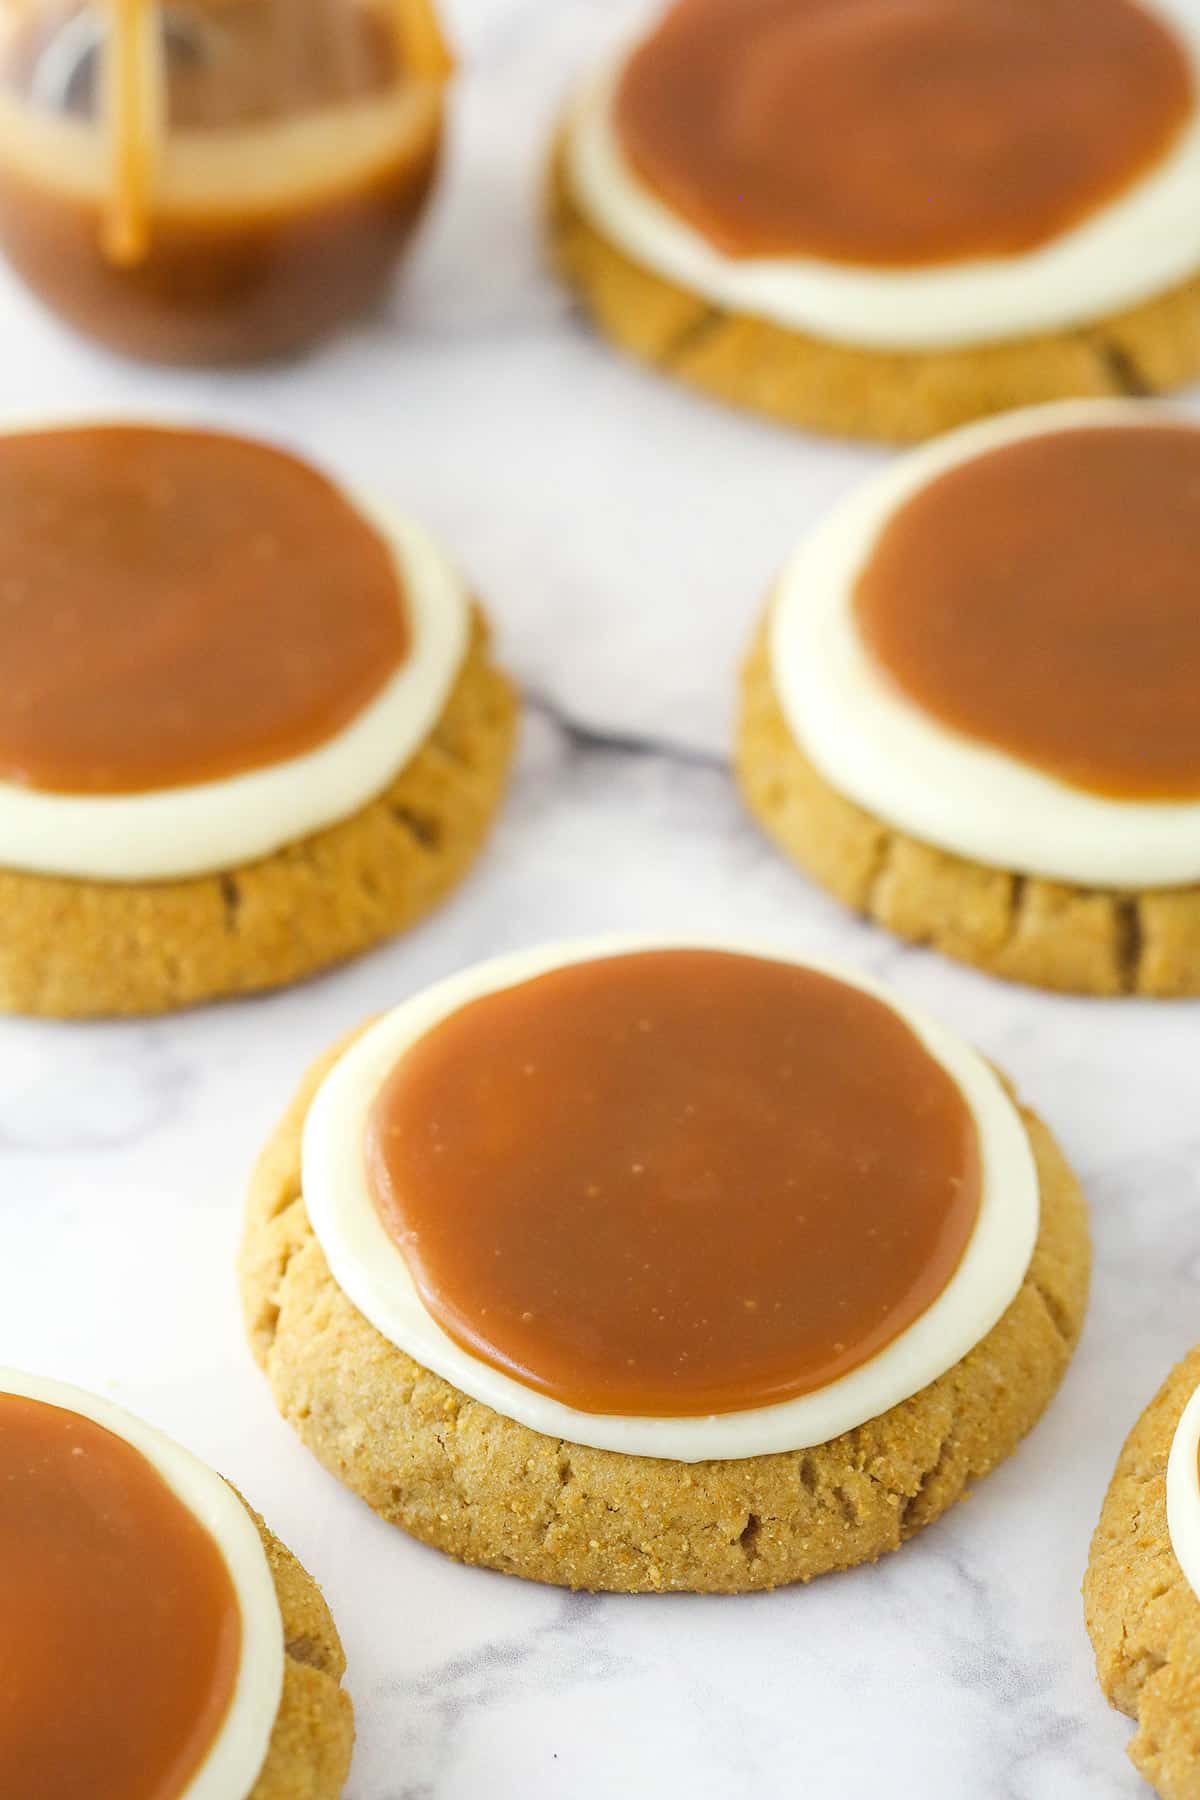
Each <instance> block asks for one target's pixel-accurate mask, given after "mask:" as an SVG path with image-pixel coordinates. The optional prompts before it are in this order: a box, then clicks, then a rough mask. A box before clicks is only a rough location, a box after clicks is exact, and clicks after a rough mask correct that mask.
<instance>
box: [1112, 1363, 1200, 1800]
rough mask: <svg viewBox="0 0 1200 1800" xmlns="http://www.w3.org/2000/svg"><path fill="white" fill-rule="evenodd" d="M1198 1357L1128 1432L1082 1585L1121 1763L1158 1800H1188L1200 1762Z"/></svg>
mask: <svg viewBox="0 0 1200 1800" xmlns="http://www.w3.org/2000/svg"><path fill="white" fill-rule="evenodd" d="M1198 1387H1200V1349H1198V1350H1193V1351H1191V1352H1190V1354H1189V1355H1187V1356H1185V1357H1184V1359H1183V1361H1182V1362H1181V1363H1179V1364H1178V1366H1177V1367H1176V1368H1175V1369H1173V1370H1172V1372H1171V1374H1170V1375H1169V1376H1168V1377H1167V1379H1166V1381H1165V1382H1164V1383H1163V1386H1162V1387H1161V1388H1160V1390H1159V1392H1158V1393H1157V1394H1156V1395H1155V1397H1154V1399H1153V1400H1152V1401H1151V1403H1150V1405H1149V1406H1148V1407H1147V1408H1146V1411H1145V1412H1144V1413H1143V1414H1142V1416H1141V1418H1140V1419H1139V1420H1138V1422H1137V1424H1136V1425H1135V1426H1134V1428H1133V1430H1132V1431H1131V1432H1130V1434H1129V1437H1128V1439H1127V1440H1126V1442H1125V1445H1124V1448H1123V1449H1122V1451H1121V1454H1120V1457H1119V1458H1118V1460H1117V1467H1116V1470H1115V1473H1114V1475H1113V1479H1112V1483H1111V1485H1110V1487H1109V1490H1108V1493H1107V1495H1106V1497H1105V1501H1104V1506H1103V1508H1102V1510H1101V1513H1100V1521H1099V1523H1098V1525H1097V1527H1096V1532H1095V1535H1094V1537H1093V1539H1092V1546H1091V1553H1090V1556H1089V1558H1088V1566H1087V1574H1086V1576H1085V1577H1084V1583H1083V1600H1084V1613H1085V1617H1086V1620H1087V1628H1088V1632H1089V1634H1090V1636H1091V1640H1092V1647H1093V1649H1094V1650H1095V1653H1096V1672H1097V1674H1098V1676H1099V1678H1100V1685H1101V1687H1102V1688H1103V1690H1104V1693H1105V1695H1106V1697H1107V1698H1108V1700H1109V1702H1110V1704H1111V1705H1113V1706H1115V1707H1117V1708H1118V1709H1119V1710H1120V1711H1121V1712H1123V1713H1127V1714H1128V1715H1129V1717H1130V1718H1131V1719H1133V1720H1134V1721H1135V1722H1136V1724H1137V1732H1136V1734H1135V1736H1134V1737H1133V1739H1132V1740H1131V1742H1130V1745H1129V1755H1130V1757H1131V1759H1132V1761H1133V1763H1134V1764H1135V1766H1136V1767H1137V1768H1138V1769H1139V1770H1140V1771H1141V1773H1142V1774H1143V1775H1144V1776H1145V1778H1146V1780H1147V1781H1149V1782H1150V1783H1151V1784H1152V1785H1153V1787H1154V1788H1155V1789H1156V1791H1157V1792H1158V1793H1159V1794H1161V1795H1162V1796H1163V1800H1191V1796H1192V1795H1194V1794H1195V1792H1196V1767H1197V1758H1198V1757H1200V1650H1198V1646H1200V1597H1198V1590H1197V1587H1196V1585H1195V1584H1196V1583H1197V1582H1198V1581H1200V1562H1198V1561H1197V1546H1198V1545H1200V1473H1198V1469H1197V1445H1198V1440H1200V1401H1198V1400H1197V1388H1198Z"/></svg>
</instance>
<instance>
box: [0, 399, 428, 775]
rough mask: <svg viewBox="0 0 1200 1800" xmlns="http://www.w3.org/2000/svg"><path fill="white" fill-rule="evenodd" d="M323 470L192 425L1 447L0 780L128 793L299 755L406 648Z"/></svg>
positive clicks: (388, 574) (378, 546) (345, 508)
mask: <svg viewBox="0 0 1200 1800" xmlns="http://www.w3.org/2000/svg"><path fill="white" fill-rule="evenodd" d="M408 647H409V637H408V625H407V621H406V616H405V611H404V597H403V593H402V589H401V585H400V576H399V572H398V568H397V564H396V559H395V556H394V554H393V552H392V551H391V549H390V548H389V546H388V545H387V544H386V543H385V542H384V540H383V539H382V538H381V537H380V536H379V534H378V533H377V532H376V531H375V530H374V528H373V527H372V526H371V525H369V524H368V523H367V521H366V520H365V519H364V518H363V517H362V515H361V514H360V513H359V512H358V511H357V510H356V509H355V508H354V507H353V506H351V504H350V502H349V501H348V500H346V499H345V498H344V497H343V495H342V494H341V493H339V492H338V490H337V489H336V488H335V487H334V486H333V485H332V483H330V482H329V481H328V480H326V478H325V477H324V476H323V475H320V474H318V472H317V471H316V470H315V469H312V468H310V467H309V466H308V465H307V464H305V463H302V462H298V461H297V460H296V459H295V458H294V457H291V456H288V455H286V454H284V452H282V451H279V450H274V449H270V448H268V447H267V446H266V445H264V444H256V443H251V442H248V441H246V440H244V439H240V438H233V437H225V436H222V435H220V434H218V433H213V432H205V431H171V430H162V429H155V428H151V427H148V426H97V427H91V428H84V429H78V430H73V429H66V430H57V431H42V432H29V433H13V434H11V435H7V436H5V435H3V434H0V668H2V669H3V671H4V679H3V681H0V780H4V781H9V782H16V783H21V784H24V785H27V786H30V787H37V788H45V789H50V790H56V791H59V792H67V793H89V794H114V793H136V792H143V791H146V790H149V789H155V788H169V787H177V786H181V785H185V784H188V783H192V782H202V781H212V780H216V779H218V778H220V777H222V776H227V775H237V774H241V773H243V772H245V771H246V770H249V769H253V768H259V767H263V766H265V765H267V764H270V763H274V762H279V761H282V760H284V759H286V758H289V757H293V756H298V755H302V754H303V753H304V752H306V751H308V750H312V749H315V748H317V746H318V745H320V744H321V743H323V742H325V741H326V740H327V739H328V738H330V737H332V736H333V735H334V734H335V733H336V732H338V731H339V730H341V729H342V728H343V727H345V726H346V725H348V724H349V723H350V722H351V721H352V720H353V719H354V718H355V717H356V716H357V715H358V714H359V713H360V712H361V711H362V710H363V708H364V707H366V706H367V705H368V704H369V703H370V702H371V701H372V700H373V699H374V698H375V697H376V695H377V694H378V693H379V692H380V691H381V689H382V688H383V687H384V686H385V684H386V683H387V681H388V680H389V679H390V677H391V676H392V675H393V674H394V673H395V671H396V670H397V669H398V668H399V667H400V666H401V664H402V663H403V661H404V659H405V657H406V655H407V654H408Z"/></svg>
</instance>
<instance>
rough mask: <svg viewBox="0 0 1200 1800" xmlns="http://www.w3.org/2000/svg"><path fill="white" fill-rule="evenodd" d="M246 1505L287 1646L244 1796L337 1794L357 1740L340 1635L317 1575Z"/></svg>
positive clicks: (300, 1798)
mask: <svg viewBox="0 0 1200 1800" xmlns="http://www.w3.org/2000/svg"><path fill="white" fill-rule="evenodd" d="M238 1498H239V1499H240V1498H241V1496H240V1495H239V1496H238ZM242 1504H243V1505H244V1506H245V1504H246V1503H245V1501H242ZM246 1511H247V1512H248V1513H249V1514H250V1517H251V1518H252V1519H253V1520H254V1523H255V1525H256V1526H257V1528H258V1535H259V1537H260V1538H261V1539H262V1545H263V1549H264V1551H265V1552H266V1557H267V1562H268V1564H269V1565H270V1569H271V1578H272V1580H273V1581H274V1583H275V1595H276V1598H277V1599H278V1601H279V1611H280V1613H281V1615H282V1618H283V1651H284V1662H283V1695H282V1698H281V1699H280V1702H279V1711H278V1713H277V1714H276V1717H275V1725H274V1728H273V1730H272V1732H271V1742H270V1744H269V1745H268V1747H267V1756H266V1761H265V1762H264V1763H263V1766H262V1768H261V1769H260V1770H259V1773H258V1780H257V1781H256V1782H255V1783H254V1786H253V1787H252V1788H251V1790H250V1793H249V1795H248V1797H247V1800H337V1796H338V1795H339V1794H340V1793H341V1792H342V1788H343V1787H344V1785H345V1781H346V1776H347V1774H348V1772H349V1769H350V1754H351V1751H352V1750H353V1748H354V1713H353V1709H352V1708H351V1705H350V1697H349V1695H348V1694H347V1693H345V1691H344V1690H343V1688H342V1686H341V1680H342V1676H343V1675H344V1673H345V1670H346V1658H345V1656H344V1655H343V1654H342V1645H341V1639H340V1638H339V1637H338V1634H337V1627H336V1625H335V1624H334V1622H333V1618H332V1615H331V1614H330V1611H329V1608H328V1607H327V1606H326V1604H325V1600H324V1597H323V1595H322V1593H321V1590H320V1588H319V1587H318V1586H317V1584H316V1582H315V1581H314V1580H313V1578H312V1576H311V1575H310V1574H308V1572H307V1570H305V1569H304V1568H303V1567H302V1566H301V1565H300V1563H299V1562H297V1560H296V1558H295V1557H294V1556H293V1555H292V1553H291V1551H290V1550H288V1549H286V1548H285V1547H284V1545H283V1544H281V1543H280V1542H279V1539H278V1538H277V1537H275V1536H274V1534H273V1533H272V1532H270V1531H268V1529H267V1527H266V1526H265V1525H264V1524H263V1521H262V1520H261V1519H260V1518H259V1516H258V1514H257V1513H256V1512H255V1511H254V1509H253V1507H250V1506H247V1507H246Z"/></svg>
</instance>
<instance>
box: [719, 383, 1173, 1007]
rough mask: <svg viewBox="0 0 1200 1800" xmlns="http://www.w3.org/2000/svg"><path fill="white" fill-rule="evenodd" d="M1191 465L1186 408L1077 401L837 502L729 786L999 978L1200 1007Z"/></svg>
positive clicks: (764, 675)
mask: <svg viewBox="0 0 1200 1800" xmlns="http://www.w3.org/2000/svg"><path fill="white" fill-rule="evenodd" d="M1198 463H1200V433H1197V432H1196V430H1195V428H1194V427H1193V426H1191V425H1190V423H1189V422H1188V421H1187V420H1186V419H1183V418H1176V417H1174V416H1172V415H1171V414H1169V413H1167V412H1165V411H1163V410H1161V409H1159V408H1157V407H1156V406H1154V405H1152V404H1149V403H1146V404H1142V403H1135V402H1130V401H1124V402H1122V401H1111V402H1083V403H1065V404H1062V405H1059V406H1053V407H1043V408H1033V409H1030V410H1028V411H1026V412H1024V413H1016V414H1012V415H1009V416H1008V417H1006V418H1004V419H999V420H994V421H986V422H983V423H980V424H977V425H975V426H972V427H968V428H965V429H964V430H962V431H960V432H957V433H953V434H951V435H950V436H948V437H946V438H945V439H942V440H940V441H939V442H938V443H937V444H934V445H930V446H928V447H926V448H925V449H923V450H920V451H916V452H910V453H909V455H908V456H906V457H905V458H903V459H902V460H901V461H899V462H897V463H896V464H894V465H892V467H891V468H890V469H889V470H887V471H885V472H884V473H883V474H882V475H881V476H879V477H878V478H876V479H875V480H873V481H871V482H869V483H867V484H866V485H865V486H864V487H862V488H861V489H859V490H858V491H857V492H856V493H852V494H851V495H850V496H849V498H848V499H847V500H846V501H845V502H844V503H842V505H840V506H839V507H838V508H837V509H835V511H834V512H833V513H832V514H830V515H829V516H828V517H827V518H826V519H825V520H824V521H823V522H822V523H821V524H820V525H819V526H818V527H817V528H816V530H815V531H813V532H812V533H810V535H809V536H808V537H807V538H806V539H805V540H804V542H803V543H802V544H801V546H800V548H799V549H798V551H797V553H796V555H795V557H794V559H793V560H792V561H791V562H790V563H789V565H788V566H787V568H786V569H785V572H784V575H783V577H782V579H781V581H780V584H779V586H778V588H777V590H776V593H775V595H774V596H773V598H772V601H771V603H770V606H769V608H768V613H767V617H766V620H765V622H764V625H763V627H762V628H761V630H760V631H759V633H758V634H757V636H756V638H755V641H754V644H753V646H752V649H751V652H750V655H749V657H748V659H747V662H746V665H745V669H744V671H743V676H742V686H741V710H740V720H739V727H738V738H737V749H736V756H735V764H736V771H737V777H738V781H739V784H740V786H741V789H742V792H743V795H744V797H745V799H746V801H747V803H748V805H749V807H750V809H751V811H752V812H753V813H754V814H755V816H756V817H757V818H758V820H759V821H760V823H761V824H762V825H763V827H764V828H765V829H766V831H767V832H768V833H769V834H770V836H771V837H772V838H773V839H774V840H775V841H776V842H777V843H778V844H779V846H780V847H781V848H782V849H783V850H784V851H785V852H786V854H787V855H789V856H790V857H791V858H792V859H793V860H794V861H795V862H797V863H798V864H799V865H800V866H801V867H802V868H803V869H804V870H805V871H806V872H807V873H808V874H810V875H811V876H813V877H814V878H815V879H816V880H817V881H819V882H820V883H821V884H822V885H823V886H825V887H826V888H828V889H829V890H830V891H831V892H832V893H834V894H835V895H836V896H837V897H838V898H839V899H840V900H842V901H843V902H844V903H845V904H846V905H848V906H850V907H852V908H853V909H854V910H855V911H856V912H860V913H862V914H864V915H866V916H867V917H869V918H871V919H873V920H875V921H876V922H877V923H879V924H881V925H883V926H885V927H886V928H887V929H889V930H891V931H894V932H896V933H897V934H898V935H899V936H901V937H903V938H906V939H908V940H910V941H912V942H915V943H920V944H930V945H932V946H934V947H935V948H937V949H938V950H941V951H942V952H943V953H944V954H946V955H949V956H953V957H956V958H958V959H959V960H961V961H964V962H967V963H970V964H972V965H973V966H975V967H977V968H980V969H983V970H986V971H987V972H988V973H989V974H993V975H997V976H1001V977H1003V978H1006V979H1009V980H1014V981H1022V982H1028V983H1030V984H1032V985H1035V986H1038V987H1044V988H1050V989H1058V990H1063V991H1067V992H1080V993H1090V994H1097V995H1122V994H1143V995H1148V996H1159V997H1172V996H1180V995H1191V994H1195V993H1198V992H1200V800H1198V798H1197V796H1200V757H1198V753H1200V743H1198V742H1189V737H1194V731H1193V721H1194V708H1192V706H1191V703H1190V698H1189V697H1188V694H1187V693H1186V692H1184V691H1183V690H1184V688H1186V687H1187V685H1188V684H1189V683H1190V681H1191V680H1192V679H1193V672H1194V671H1195V670H1196V669H1197V667H1200V645H1198V644H1197V643H1196V642H1195V641H1194V633H1193V621H1194V616H1195V615H1194V606H1192V604H1191V601H1190V598H1189V594H1190V588H1189V576H1188V574H1187V571H1186V569H1185V568H1184V564H1185V563H1186V561H1187V558H1188V552H1187V551H1186V548H1185V544H1186V537H1187V530H1188V526H1187V521H1188V519H1190V518H1191V517H1192V514H1193V509H1192V505H1191V499H1190V494H1191V482H1192V479H1193V474H1194V469H1195V467H1196V466H1197V464H1198ZM964 483H965V484H966V485H964ZM1053 483H1059V484H1061V485H1060V486H1059V487H1058V488H1055V487H1054V486H1053V485H1052V484H1053ZM1039 494H1040V495H1041V496H1043V498H1044V500H1045V506H1044V510H1042V511H1039V510H1038V506H1037V501H1036V497H1037V496H1038V495H1039ZM1057 499H1061V505H1056V504H1055V503H1054V502H1055V501H1056V500H1057ZM921 509H924V510H923V511H922V510H921ZM951 514H953V515H954V517H955V518H956V519H957V520H958V521H959V522H960V524H961V529H962V532H963V536H962V538H961V540H959V541H957V542H956V543H955V544H954V546H953V547H951V545H950V540H949V538H948V536H947V533H948V531H949V530H950V524H949V521H950V517H951ZM1018 515H1020V522H1019V523H1018ZM956 529H957V528H956ZM997 534H999V536H1002V537H1003V538H1004V541H1005V545H1006V547H1005V548H1004V549H1003V550H1000V549H999V548H998V544H999V537H998V536H997ZM1176 552H1178V554H1179V561H1178V562H1177V563H1176V562H1172V561H1171V560H1170V559H1171V558H1172V557H1174V555H1175V553H1176ZM1089 559H1091V560H1090V561H1089ZM985 563H986V565H987V566H986V570H985V568H984V564H985ZM1152 571H1154V573H1151V572H1152ZM881 572H882V573H883V574H884V575H885V576H886V577H887V588H886V591H885V592H884V594H883V610H882V613H881V611H880V591H881V590H880V588H879V583H878V581H877V580H876V586H875V589H874V590H870V589H869V587H868V586H867V585H865V584H868V583H869V582H870V580H871V579H873V578H875V577H878V576H879V574H880V573H881ZM901 589H903V595H902V594H901ZM872 609H873V610H872ZM889 609H890V611H889ZM901 613H903V614H904V616H905V619H906V620H907V621H908V623H909V624H910V625H911V626H912V627H913V631H912V637H911V639H910V640H909V641H908V643H907V645H906V646H901V645H900V640H899V639H898V638H897V636H896V631H897V628H898V627H899V629H900V630H901V633H902V634H903V633H904V632H905V631H906V630H907V626H901V624H900V615H901ZM1010 631H1011V632H1012V633H1013V635H1012V636H1011V637H1006V634H1007V633H1008V632H1010ZM989 634H993V635H991V636H989ZM918 636H919V637H920V638H921V642H922V644H923V646H924V649H923V650H921V651H919V652H918V654H917V655H916V656H915V658H914V657H913V655H912V654H911V653H912V652H913V649H914V641H915V639H916V638H917V637H918ZM985 637H986V638H988V642H987V643H986V645H985V644H984V638H985ZM1035 644H1036V650H1035V649H1034V648H1033V646H1034V645H1035ZM923 657H924V661H922V658H923ZM934 659H940V660H939V664H938V669H939V672H938V673H936V674H935V673H934ZM968 664H971V665H972V667H973V669H974V670H975V671H976V674H977V672H978V670H979V669H980V668H984V669H988V670H991V671H993V672H995V671H1000V672H1001V674H1002V676H1003V679H1000V678H999V677H997V678H996V679H995V680H994V681H993V684H992V691H991V692H987V691H985V690H984V688H983V687H980V686H979V685H978V683H977V682H976V678H975V676H973V675H972V673H971V670H970V669H969V668H968ZM947 670H949V671H951V673H950V674H947V673H946V671H947ZM956 681H957V682H959V683H960V684H961V685H960V687H959V688H956V687H955V682H956ZM973 683H975V690H976V691H972V684H973ZM1073 690H1077V691H1074V692H1073ZM1180 701H1181V703H1180ZM1173 709H1174V710H1173ZM1193 764H1194V766H1193Z"/></svg>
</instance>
